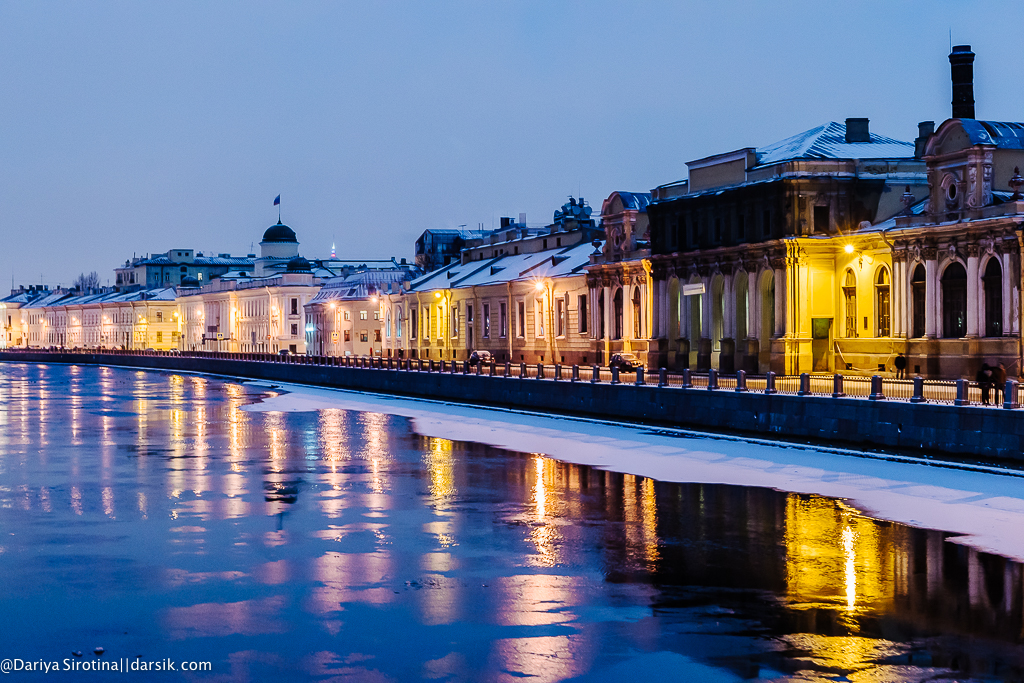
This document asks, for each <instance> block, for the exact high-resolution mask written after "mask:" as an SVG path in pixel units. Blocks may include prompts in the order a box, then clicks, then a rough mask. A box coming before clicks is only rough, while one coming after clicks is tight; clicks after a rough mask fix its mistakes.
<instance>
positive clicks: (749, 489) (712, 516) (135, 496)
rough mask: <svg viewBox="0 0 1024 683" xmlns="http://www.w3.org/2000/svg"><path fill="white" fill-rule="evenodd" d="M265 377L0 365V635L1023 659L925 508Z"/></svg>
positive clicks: (483, 665)
mask: <svg viewBox="0 0 1024 683" xmlns="http://www.w3.org/2000/svg"><path fill="white" fill-rule="evenodd" d="M286 389H287V388H282V387H272V386H268V385H266V384H262V385H261V384H257V383H252V382H242V381H235V380H231V379H227V378H212V377H204V376H196V375H186V374H176V373H171V372H142V371H135V370H129V369H117V368H101V367H76V366H71V367H68V366H55V365H54V366H45V365H27V364H0V577H2V579H3V583H4V588H3V590H2V591H0V614H3V615H4V628H3V644H2V646H0V655H2V657H4V658H11V659H15V660H20V661H22V662H23V663H24V662H54V663H56V664H57V665H58V666H64V662H65V661H70V662H71V663H72V664H74V663H75V662H79V663H84V662H92V661H98V662H128V663H131V662H152V661H161V660H170V661H172V662H178V663H181V662H209V663H210V664H209V668H210V670H209V671H206V672H176V673H164V674H161V675H160V676H157V675H155V674H150V676H151V677H150V678H147V677H144V676H141V675H138V676H136V678H137V679H138V680H203V681H263V680H272V679H273V680H284V681H292V680H294V681H305V680H311V681H317V680H353V681H409V680H432V681H522V680H527V681H537V682H541V681H563V680H585V681H615V680H629V681H633V680H645V679H650V678H658V679H661V680H663V681H672V680H702V681H768V680H792V681H836V680H839V681H842V680H851V681H874V682H881V681H925V680H958V681H968V680H976V681H991V680H1019V679H1021V678H1022V677H1024V651H1022V644H1021V643H1022V631H1024V620H1022V607H1024V590H1022V589H1024V572H1022V567H1021V564H1019V563H1018V562H1016V561H1014V560H1011V559H1008V558H1006V557H1003V556H1000V555H998V554H995V553H989V552H984V551H982V550H978V549H976V548H974V547H971V546H970V545H965V544H963V543H952V542H949V541H948V538H950V536H951V534H950V533H948V531H944V530H942V529H926V528H918V527H915V526H913V525H911V524H902V523H898V522H894V521H886V520H883V519H879V518H878V517H877V516H875V515H871V514H867V513H865V512H864V511H863V510H862V509H859V508H858V507H857V506H856V504H855V503H852V502H851V501H850V500H848V499H844V498H843V497H830V496H826V495H820V494H815V493H807V492H804V493H793V492H788V491H786V490H780V489H779V487H778V486H775V487H774V488H769V487H768V486H753V485H736V484H723V483H709V482H706V481H705V482H696V481H691V482H687V481H664V480H660V481H659V480H656V479H653V478H648V477H644V476H637V475H633V474H623V473H621V472H614V471H610V470H609V469H597V468H594V467H591V466H588V465H583V464H573V463H570V462H565V461H564V460H557V459H554V458H552V457H549V454H547V453H544V452H525V451H528V450H531V449H530V448H525V447H524V448H523V449H522V450H511V449H509V448H498V447H495V446H491V445H486V444H485V443H482V442H480V441H473V440H456V439H450V438H442V437H438V436H431V435H429V433H424V429H422V428H421V427H420V428H418V427H417V425H416V423H415V420H414V419H412V418H410V417H407V416H403V415H399V414H392V413H389V412H381V411H379V410H374V409H373V405H372V404H371V403H368V404H367V406H366V409H363V410H359V409H355V408H353V407H351V406H350V407H345V408H317V409H308V410H291V411H284V410H274V409H261V408H260V406H261V405H263V404H265V406H267V407H270V408H272V407H273V406H274V400H275V399H276V398H280V397H281V395H282V393H283V392H284V391H286ZM254 404H255V405H254ZM252 408H257V409H256V410H253V409H252ZM499 419H500V418H499ZM428 431H429V430H428ZM526 443H527V442H526V440H524V445H526ZM530 445H532V444H530ZM712 447H713V446H709V448H712ZM730 448H733V449H735V448H746V446H743V445H742V442H740V445H739V446H737V445H736V443H735V442H734V443H732V444H731V445H730ZM749 448H754V447H753V446H750V447H749ZM759 448H764V446H759ZM780 450H783V449H780ZM992 476H995V475H992ZM1020 482H1021V480H1020V479H1019V478H1017V479H1015V480H1014V481H1012V482H1011V485H1013V486H1018V487H1024V484H1021V483H1020ZM97 647H102V648H104V651H103V654H102V656H97V655H96V654H94V653H93V650H94V648H97ZM78 652H80V653H82V656H81V657H78V656H76V655H75V654H73V653H78ZM179 668H180V667H179ZM11 675H12V676H13V677H14V678H13V679H12V680H60V677H59V676H58V677H57V678H55V676H54V674H52V673H50V674H44V673H41V672H37V673H31V672H24V671H22V672H14V673H12V674H11ZM64 675H65V676H67V677H68V679H69V680H70V679H71V678H72V677H74V679H75V680H78V679H80V678H82V677H86V675H85V673H71V672H69V673H66V674H64ZM93 679H95V680H101V678H100V677H98V676H96V675H94V676H93Z"/></svg>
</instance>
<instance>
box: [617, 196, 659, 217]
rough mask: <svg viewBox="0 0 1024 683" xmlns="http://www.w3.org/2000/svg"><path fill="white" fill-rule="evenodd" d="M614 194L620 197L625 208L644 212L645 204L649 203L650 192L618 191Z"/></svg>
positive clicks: (645, 209)
mask: <svg viewBox="0 0 1024 683" xmlns="http://www.w3.org/2000/svg"><path fill="white" fill-rule="evenodd" d="M616 194H618V195H619V197H620V198H621V199H622V206H623V207H624V208H626V209H633V210H634V211H639V212H640V213H644V212H645V211H647V205H648V204H650V203H651V193H650V192H621V191H618V192H616Z"/></svg>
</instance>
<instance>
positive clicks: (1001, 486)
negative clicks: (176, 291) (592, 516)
mask: <svg viewBox="0 0 1024 683" xmlns="http://www.w3.org/2000/svg"><path fill="white" fill-rule="evenodd" d="M252 384H253V385H255V386H261V387H262V386H268V387H269V386H273V387H279V388H280V389H281V390H284V391H287V392H289V393H284V394H280V395H277V396H273V397H270V398H268V399H266V400H264V401H263V402H261V403H256V404H252V405H248V406H245V410H250V411H283V412H293V411H315V410H320V409H331V408H335V409H344V410H356V411H364V412H376V413H385V414H390V415H399V416H404V417H408V418H411V420H412V423H413V425H414V428H415V429H416V431H417V432H418V433H419V434H422V435H424V436H431V437H439V438H446V439H452V440H456V441H471V442H477V443H484V444H488V445H491V446H497V447H500V448H507V449H510V450H514V451H519V452H526V453H542V454H544V455H548V456H550V457H552V458H555V459H558V460H562V461H565V462H571V463H577V464H581V465H592V466H594V467H597V468H601V469H607V470H612V471H615V472H623V473H626V474H635V475H638V476H644V477H650V478H652V479H656V480H660V481H669V482H697V483H714V484H736V485H742V486H763V487H768V488H773V489H778V490H780V491H791V492H795V493H813V494H818V495H822V496H828V497H832V498H842V499H845V500H846V501H847V502H848V503H849V504H851V505H852V506H854V507H856V508H857V509H859V510H862V511H863V512H864V513H865V514H868V515H870V516H873V517H877V518H880V519H887V520H890V521H894V522H902V523H904V524H909V525H912V526H916V527H923V528H929V529H938V530H942V531H949V532H953V533H955V534H959V536H958V537H957V538H955V539H953V540H955V542H957V543H962V544H964V545H968V546H971V547H973V548H977V549H978V550H984V551H987V552H992V553H996V554H998V555H1004V556H1006V557H1010V558H1013V559H1015V560H1019V561H1024V533H1021V529H1024V477H1022V476H1021V473H1019V472H1013V471H1009V470H1007V471H1002V470H999V469H998V468H984V467H979V468H971V467H968V466H954V467H941V466H936V465H934V464H925V463H923V462H921V461H917V460H915V459H913V458H895V459H894V460H893V459H884V458H880V457H879V456H878V455H877V454H869V453H863V452H860V451H853V450H844V449H830V448H824V447H813V446H805V445H791V444H785V443H776V442H770V441H765V440H759V439H745V438H739V437H729V436H719V435H712V434H701V433H697V432H692V431H688V430H681V429H680V430H676V429H664V428H656V427H642V426H635V425H622V424H615V423H609V422H604V421H599V420H590V419H580V418H573V417H565V418H562V417H556V416H551V415H543V414H538V413H528V412H523V411H513V410H502V409H496V408H484V407H474V406H467V405H458V404H451V403H444V402H440V401H430V400H420V399H411V398H399V397H392V396H383V395H378V394H365V393H360V392H354V391H344V390H333V389H319V388H313V387H307V386H301V385H291V384H283V383H282V384H273V385H268V384H267V383H264V382H254V383H252ZM865 455H866V456H869V457H860V456H865Z"/></svg>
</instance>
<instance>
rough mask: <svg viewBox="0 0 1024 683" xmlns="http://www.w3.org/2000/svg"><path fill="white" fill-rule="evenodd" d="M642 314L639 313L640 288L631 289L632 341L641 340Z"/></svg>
mask: <svg viewBox="0 0 1024 683" xmlns="http://www.w3.org/2000/svg"><path fill="white" fill-rule="evenodd" d="M643 338H644V333H643V314H642V313H641V312H640V288H639V287H634V288H633V339H643Z"/></svg>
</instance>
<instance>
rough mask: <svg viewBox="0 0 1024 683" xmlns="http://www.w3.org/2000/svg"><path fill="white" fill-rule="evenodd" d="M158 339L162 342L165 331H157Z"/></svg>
mask: <svg viewBox="0 0 1024 683" xmlns="http://www.w3.org/2000/svg"><path fill="white" fill-rule="evenodd" d="M156 340H157V342H162V341H163V340H164V333H163V332H157V333H156Z"/></svg>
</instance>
